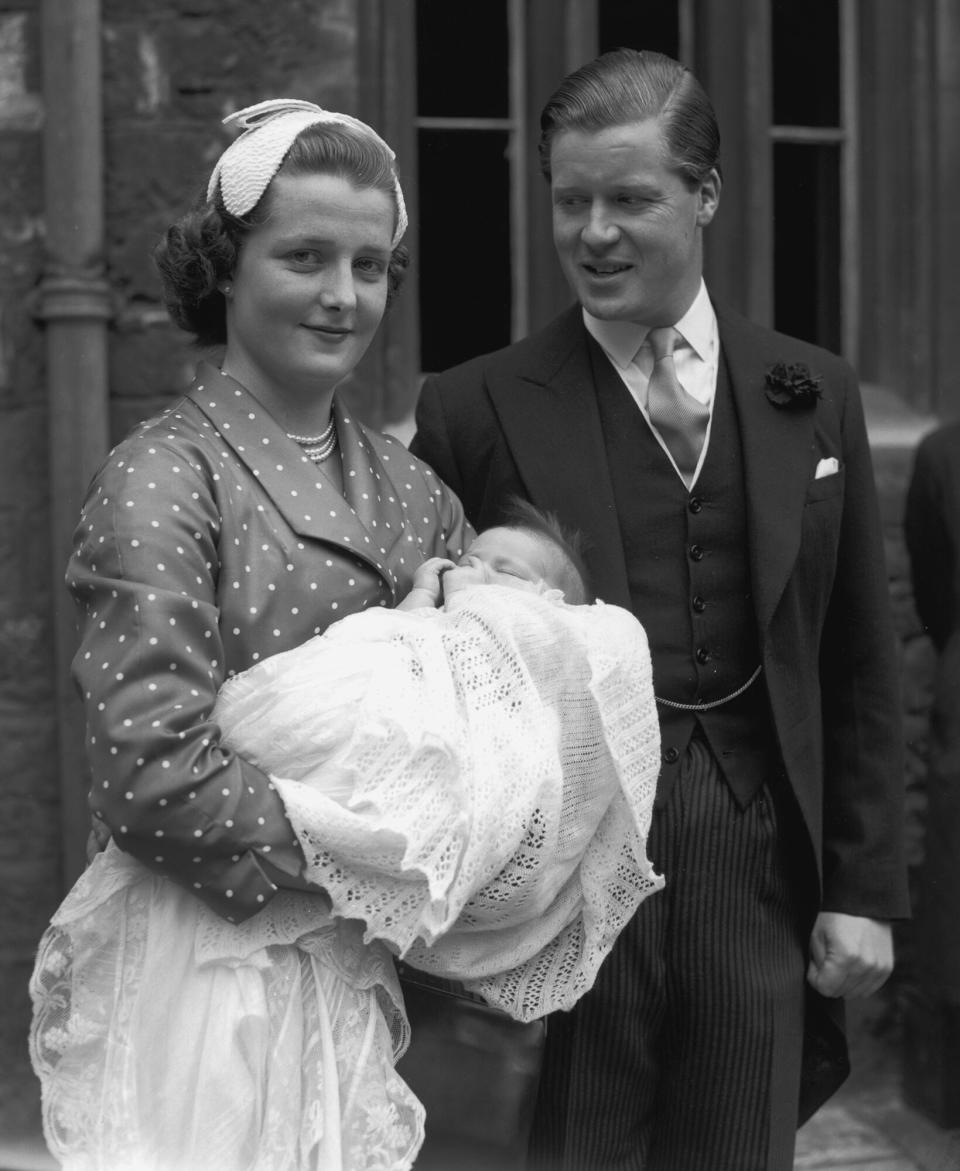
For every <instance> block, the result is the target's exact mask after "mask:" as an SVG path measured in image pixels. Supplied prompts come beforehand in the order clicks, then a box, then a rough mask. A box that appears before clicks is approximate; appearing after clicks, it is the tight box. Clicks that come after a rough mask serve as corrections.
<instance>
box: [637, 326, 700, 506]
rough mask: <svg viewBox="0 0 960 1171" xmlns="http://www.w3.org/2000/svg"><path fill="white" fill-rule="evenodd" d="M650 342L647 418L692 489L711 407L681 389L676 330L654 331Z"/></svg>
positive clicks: (650, 335)
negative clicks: (674, 357) (650, 360)
mask: <svg viewBox="0 0 960 1171" xmlns="http://www.w3.org/2000/svg"><path fill="white" fill-rule="evenodd" d="M647 339H648V340H649V342H650V348H651V349H652V350H653V370H652V371H651V373H650V381H649V383H648V386H647V414H648V415H649V416H650V422H651V423H652V424H653V425H654V427H656V429H657V432H658V433H659V435H660V438H661V439H662V440H663V442H664V443H665V444H666V446H667V450H668V451H669V452H670V454H671V455H672V456H673V462H674V463H675V464H676V465H677V470H678V471H679V473H680V475H681V476H682V477H683V482H684V483H685V484H686V486H687V487H688V488H689V487H690V486H691V484H692V483H693V475H694V472H695V471H696V470H697V463H698V461H699V459H700V451H701V449H702V447H703V441H704V438H705V436H706V434H707V422H708V420H709V418H710V407H709V406H708V405H707V404H706V403H701V402H698V401H697V400H696V399H695V398H694V397H693V395H690V394H687V392H686V391H685V390H684V389H683V387H682V386H681V385H680V381H679V379H678V378H677V370H676V367H675V366H674V364H673V351H674V348H675V347H676V344H677V342H678V341H679V340H680V335H679V334H678V333H677V331H676V330H675V329H674V328H673V326H671V325H665V326H661V327H660V328H658V329H651V330H650V332H649V334H647Z"/></svg>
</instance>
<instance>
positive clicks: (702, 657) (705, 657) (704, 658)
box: [696, 646, 710, 663]
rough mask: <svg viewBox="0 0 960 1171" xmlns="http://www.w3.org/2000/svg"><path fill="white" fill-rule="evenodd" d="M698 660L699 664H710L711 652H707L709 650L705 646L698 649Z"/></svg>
mask: <svg viewBox="0 0 960 1171" xmlns="http://www.w3.org/2000/svg"><path fill="white" fill-rule="evenodd" d="M696 660H697V662H698V663H709V662H710V652H709V651H708V650H707V648H706V647H705V646H698V647H697V654H696Z"/></svg>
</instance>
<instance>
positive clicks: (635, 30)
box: [597, 0, 680, 58]
mask: <svg viewBox="0 0 960 1171" xmlns="http://www.w3.org/2000/svg"><path fill="white" fill-rule="evenodd" d="M678 9H679V0H643V3H642V4H638V3H637V0H598V3H597V34H598V38H599V40H598V43H599V45H600V52H601V53H606V52H607V51H608V50H610V49H621V48H623V49H655V50H656V51H657V52H658V53H666V54H667V56H668V57H674V58H679V57H680V17H679V11H678Z"/></svg>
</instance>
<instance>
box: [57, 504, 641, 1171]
mask: <svg viewBox="0 0 960 1171" xmlns="http://www.w3.org/2000/svg"><path fill="white" fill-rule="evenodd" d="M441 597H442V606H440V605H439V603H440V601H441ZM588 598H589V594H588V591H587V588H586V586H585V578H584V574H583V572H582V569H581V568H580V566H579V557H578V554H577V551H576V546H575V544H573V543H571V542H570V541H569V540H568V539H567V538H566V537H565V535H564V534H563V532H562V530H561V529H560V528H559V526H557V525H556V523H555V522H554V521H553V520H552V519H551V518H549V517H543V516H541V515H540V514H538V513H536V512H534V511H531V510H528V509H522V510H521V511H520V512H518V513H517V514H516V515H515V516H512V517H511V518H510V519H509V520H508V521H507V523H505V524H504V525H501V526H498V527H496V528H493V529H489V530H487V531H486V532H484V533H482V534H481V535H480V536H479V537H477V538H476V540H475V541H474V542H473V544H472V545H471V546H470V548H469V549H468V551H467V553H466V554H465V555H464V556H463V557H462V558H461V560H460V563H459V564H457V565H454V564H453V563H452V562H449V561H446V560H443V559H439V558H434V559H432V560H430V561H427V562H426V563H424V565H422V566H421V567H420V568H419V570H418V571H417V573H416V574H415V577H414V584H413V588H412V589H411V591H410V593H409V594H408V596H407V597H406V598H405V599H404V600H403V601H402V603H401V604H400V605H399V606H398V607H397V608H396V609H393V610H390V609H386V608H380V607H378V608H376V609H374V610H367V611H363V612H360V613H357V614H354V615H351V616H349V617H346V618H344V619H341V620H340V621H339V622H337V623H335V624H334V625H333V626H331V627H330V628H329V629H328V630H327V631H326V632H325V633H324V634H322V635H320V636H318V637H316V638H314V639H311V640H309V641H308V642H306V643H304V644H303V645H302V646H299V647H296V648H294V649H293V650H291V651H287V652H285V653H283V654H279V655H275V656H272V657H271V658H269V659H266V660H263V661H262V662H260V663H258V664H257V665H255V666H254V667H252V668H250V669H249V670H247V671H245V672H243V673H242V674H240V675H237V676H235V677H234V678H232V679H230V680H228V681H227V683H226V684H224V686H223V687H222V688H221V690H220V694H219V697H218V699H217V703H216V706H215V708H214V710H213V712H212V713H211V717H210V718H211V720H212V721H213V722H215V723H219V725H220V727H221V729H222V731H223V737H224V743H225V744H226V745H227V746H229V747H230V748H232V750H233V751H235V752H238V753H240V754H241V755H243V756H245V757H246V758H247V759H249V760H251V761H253V762H254V763H256V764H257V765H258V766H259V767H260V768H262V769H263V770H264V771H265V772H267V773H268V774H269V775H270V777H271V781H272V783H273V784H274V786H275V787H276V789H277V791H278V793H279V794H280V796H281V798H282V800H283V803H284V807H285V810H286V813H287V816H288V818H289V820H290V823H291V826H292V832H294V833H295V834H296V836H297V838H298V840H299V842H300V844H301V846H302V849H303V853H304V857H305V859H306V863H305V868H304V877H306V878H307V879H308V880H309V881H310V883H311V884H313V885H314V886H315V887H316V888H317V891H316V893H305V892H301V891H282V892H279V893H278V894H277V895H276V896H275V897H274V899H273V900H272V901H271V902H269V903H268V904H267V905H266V906H265V907H264V909H263V910H262V911H260V912H259V913H258V914H256V915H255V916H253V917H252V918H251V919H248V920H246V921H245V922H244V923H241V924H239V925H236V926H235V925H233V924H230V923H228V922H226V921H225V920H223V919H221V918H219V917H218V916H216V915H215V914H213V912H211V911H210V910H209V909H208V908H206V907H205V906H204V904H202V903H201V902H200V901H199V900H197V899H195V898H194V897H193V895H192V893H191V892H190V891H187V890H184V889H181V888H180V887H178V886H176V885H175V884H174V883H173V882H171V881H170V880H169V879H168V878H166V877H164V876H162V875H159V874H154V873H152V872H150V871H149V870H147V869H146V868H145V867H144V866H142V865H141V864H140V863H139V862H138V861H137V860H136V859H134V858H132V857H131V856H130V855H128V854H124V853H123V852H122V851H121V850H119V849H118V848H117V847H116V846H115V845H114V844H112V843H111V845H110V846H108V848H107V849H106V850H105V851H104V852H103V853H102V854H100V855H98V856H97V857H96V858H95V859H94V861H93V863H92V864H91V866H90V867H89V869H88V870H87V872H86V873H85V874H84V876H83V877H82V878H81V879H80V881H79V882H78V883H77V885H76V886H75V887H74V890H73V891H72V892H71V893H70V895H68V896H67V899H66V900H65V902H64V903H63V905H62V906H61V908H60V909H59V911H58V912H57V914H56V916H55V917H54V919H53V921H52V925H51V928H50V929H49V930H48V932H47V935H46V936H45V937H44V941H43V943H42V946H41V960H40V961H39V962H38V971H45V972H47V973H52V974H53V976H54V977H55V978H56V979H58V980H62V979H63V976H62V973H63V972H64V971H66V970H69V972H70V977H69V978H70V986H69V988H67V987H66V986H65V985H64V987H62V988H58V990H57V991H58V995H57V997H56V998H55V1003H56V1004H57V1005H61V1006H63V1008H62V1010H58V1015H57V1017H56V1020H52V1021H50V1022H49V1029H50V1032H49V1034H45V1035H49V1037H50V1038H52V1039H51V1041H50V1047H51V1048H53V1047H55V1048H56V1060H57V1061H59V1062H67V1063H79V1064H80V1065H82V1068H83V1069H84V1070H85V1071H86V1072H85V1077H84V1079H83V1085H84V1086H85V1093H87V1094H88V1100H86V1101H84V1102H82V1103H80V1102H77V1103H74V1113H75V1115H76V1117H77V1119H78V1120H82V1119H87V1120H88V1122H89V1128H90V1135H91V1138H90V1141H91V1144H92V1145H91V1149H94V1147H95V1146H96V1144H97V1143H98V1142H100V1138H101V1132H100V1128H101V1122H100V1120H101V1119H102V1117H103V1115H104V1111H109V1107H110V1103H111V1101H112V1100H113V1098H114V1097H115V1095H116V1094H117V1093H119V1092H121V1090H120V1088H119V1087H122V1086H126V1087H135V1094H136V1100H135V1101H131V1102H128V1104H127V1107H128V1108H127V1112H126V1113H125V1114H124V1128H123V1131H122V1134H121V1133H119V1132H118V1138H117V1141H118V1142H121V1143H122V1145H123V1159H119V1157H118V1155H117V1151H116V1149H115V1148H114V1147H110V1149H109V1152H108V1154H107V1156H105V1159H104V1160H103V1161H101V1162H97V1161H96V1160H94V1161H93V1162H91V1164H90V1166H92V1167H93V1166H95V1167H98V1168H107V1167H109V1171H114V1168H115V1167H118V1166H120V1165H124V1166H139V1165H144V1166H145V1165H146V1163H142V1161H141V1156H143V1154H144V1152H147V1151H150V1150H152V1149H164V1150H167V1149H169V1142H170V1135H171V1134H174V1135H175V1134H176V1132H177V1127H178V1125H180V1120H182V1119H183V1118H184V1117H187V1116H190V1112H191V1110H192V1109H193V1103H194V1102H195V1101H196V1100H202V1101H203V1102H205V1103H208V1102H215V1101H217V1100H218V1095H221V1096H222V1095H229V1099H230V1102H231V1105H232V1107H235V1108H237V1109H241V1114H242V1116H243V1117H249V1118H250V1119H254V1120H257V1119H261V1120H263V1124H262V1125H263V1127H267V1128H268V1127H269V1120H270V1119H271V1117H273V1116H274V1112H273V1110H272V1104H273V1103H274V1102H276V1101H277V1100H278V1098H283V1099H284V1100H287V1099H288V1096H289V1094H291V1093H297V1092H299V1090H298V1087H299V1086H301V1084H302V1079H303V1075H304V1071H309V1077H310V1078H311V1079H312V1082H313V1083H316V1082H317V1080H318V1079H319V1082H320V1084H322V1087H323V1092H322V1095H321V1097H322V1101H323V1103H324V1110H323V1113H322V1117H313V1116H312V1115H308V1114H306V1113H305V1114H304V1117H303V1119H302V1125H303V1127H304V1128H305V1130H304V1133H303V1134H302V1135H301V1136H300V1139H299V1144H300V1147H301V1148H302V1149H304V1150H311V1149H317V1150H321V1151H323V1152H325V1153H324V1154H323V1155H322V1157H321V1158H320V1162H319V1164H318V1165H321V1166H324V1167H327V1166H330V1167H342V1168H349V1169H351V1171H353V1169H354V1168H356V1169H359V1168H367V1167H368V1165H369V1166H373V1165H374V1162H375V1160H374V1161H373V1162H371V1161H370V1160H371V1159H372V1156H371V1155H370V1152H371V1151H380V1152H382V1151H388V1152H391V1158H392V1162H389V1164H388V1165H390V1166H397V1167H405V1168H406V1167H409V1166H410V1164H411V1162H412V1157H413V1155H414V1154H415V1150H414V1149H413V1148H408V1147H404V1148H403V1149H400V1147H398V1146H397V1144H398V1143H399V1142H400V1139H398V1137H397V1135H398V1134H400V1133H401V1131H400V1129H399V1128H398V1127H397V1126H396V1125H395V1120H396V1119H397V1118H401V1117H402V1118H405V1119H412V1120H413V1122H412V1123H411V1125H412V1126H413V1127H414V1129H415V1130H416V1132H417V1134H418V1135H419V1134H422V1120H423V1112H422V1107H421V1106H420V1104H419V1103H418V1102H417V1100H416V1098H415V1097H414V1096H413V1094H412V1093H411V1091H410V1089H409V1087H407V1086H406V1084H405V1083H404V1082H403V1081H402V1079H401V1078H400V1076H399V1074H398V1073H397V1071H396V1069H395V1061H396V1059H397V1058H398V1057H399V1056H400V1054H401V1053H402V1051H403V1048H404V1047H405V1043H406V1036H407V1022H406V1018H405V1015H404V1010H403V1000H402V994H401V991H400V986H399V984H398V981H397V974H396V970H395V967H394V962H393V960H394V957H396V956H401V957H403V958H404V959H405V960H406V961H407V962H408V963H410V964H412V965H413V966H414V967H417V968H420V969H424V970H427V971H430V972H432V973H433V974H434V975H437V976H441V977H443V978H449V979H454V980H459V981H462V983H463V984H464V986H465V987H466V988H467V989H468V990H470V991H472V992H476V993H478V994H479V995H481V996H483V997H484V998H485V999H486V1000H487V1001H488V1002H490V1003H492V1004H495V1005H497V1006H499V1007H500V1008H502V1009H504V1010H505V1011H507V1012H509V1013H510V1014H511V1015H513V1016H514V1017H516V1018H518V1019H522V1020H529V1019H532V1018H534V1017H537V1016H541V1015H544V1014H546V1013H548V1012H552V1011H554V1010H556V1009H568V1008H570V1007H572V1005H573V1004H574V1003H575V1002H576V1001H577V1000H578V999H579V998H580V997H581V996H582V995H583V994H584V993H585V992H586V991H587V989H588V988H589V987H590V986H591V985H592V983H593V980H594V978H595V976H596V972H597V970H598V968H599V966H600V964H601V963H602V961H603V959H604V958H605V956H606V955H607V954H608V953H609V951H610V948H611V947H612V946H613V942H614V940H615V939H616V937H617V935H618V933H619V932H620V931H621V930H622V928H623V927H624V926H625V924H626V923H627V921H628V920H629V919H630V917H631V916H632V914H633V913H634V911H635V910H636V908H637V906H638V905H639V904H640V902H641V901H642V900H643V899H644V898H646V897H647V896H648V895H650V894H651V893H653V892H654V891H656V890H658V889H659V887H660V886H661V885H662V879H661V878H660V877H659V876H658V875H656V874H655V873H654V872H653V869H652V866H651V864H650V862H649V860H648V859H647V856H646V850H645V845H646V835H647V832H648V829H649V824H650V816H651V811H652V805H653V796H654V789H655V785H656V779H657V774H658V771H659V764H660V753H659V728H658V722H657V715H656V707H655V702H654V698H653V687H652V679H651V668H650V659H649V653H648V650H647V643H646V638H645V636H644V633H643V630H642V628H641V627H640V625H639V624H638V623H637V622H636V620H635V619H634V618H633V616H632V615H630V614H629V613H628V612H627V611H625V610H621V609H619V608H618V607H615V606H605V605H603V604H602V603H596V604H587V603H588ZM67 957H69V963H67V962H66V959H67ZM61 960H63V962H60V961H61ZM51 978H53V977H51ZM53 1002H54V1001H51V1003H53ZM35 1028H36V1029H38V1030H41V1031H43V1030H44V1029H45V1028H47V1025H46V1024H45V1022H44V1021H42V1020H40V1021H38V1022H37V1023H36V1024H35ZM181 1051H182V1052H181ZM157 1053H163V1054H165V1056H166V1059H165V1060H163V1061H161V1062H157V1061H156V1060H154V1055H155V1054H157ZM198 1055H199V1056H198ZM187 1067H189V1068H190V1069H191V1071H192V1076H191V1078H190V1079H184V1078H182V1077H180V1076H179V1075H178V1074H177V1072H176V1071H178V1070H180V1069H183V1068H187ZM198 1087H199V1088H198ZM124 1092H125V1093H127V1096H128V1097H129V1095H130V1093H132V1092H133V1091H129V1092H128V1091H124ZM198 1095H200V1097H198ZM238 1095H240V1100H239V1104H238ZM233 1116H235V1111H234V1113H231V1117H233ZM391 1120H394V1121H391ZM78 1124H79V1123H78ZM258 1125H259V1124H258ZM264 1133H267V1134H268V1138H269V1132H268V1130H267V1131H265V1132H264ZM403 1133H406V1131H404V1132H403ZM164 1136H166V1137H164ZM275 1139H276V1143H277V1144H278V1147H277V1149H283V1148H284V1144H285V1143H289V1136H285V1135H277V1136H275ZM105 1141H106V1140H104V1142H105ZM249 1141H251V1140H249V1139H248V1138H247V1137H245V1136H242V1135H233V1134H218V1133H214V1131H211V1138H210V1143H211V1151H212V1152H216V1154H217V1158H218V1159H219V1162H216V1165H217V1166H218V1167H220V1166H222V1167H229V1168H230V1171H234V1169H235V1168H240V1167H241V1166H247V1165H248V1164H247V1163H246V1162H244V1159H246V1158H247V1153H248V1146H249ZM258 1141H260V1140H258ZM269 1141H270V1142H272V1141H273V1139H270V1140H269ZM404 1141H405V1140H404ZM419 1141H420V1140H419V1138H417V1140H416V1143H415V1144H414V1145H415V1146H416V1145H419ZM164 1143H166V1144H167V1145H163V1144H164ZM324 1144H328V1145H329V1144H333V1145H335V1146H336V1150H337V1154H336V1155H334V1154H331V1153H329V1152H328V1149H327V1146H325V1145H324ZM268 1145H269V1144H268ZM331 1149H332V1148H331ZM111 1160H112V1161H111ZM211 1160H213V1155H212V1154H211ZM150 1165H151V1166H153V1164H150ZM209 1165H211V1166H212V1165H214V1162H213V1161H211V1162H210V1164H209ZM257 1165H258V1166H260V1165H264V1166H265V1165H266V1164H265V1163H258V1164H257ZM270 1165H271V1166H272V1165H273V1164H270ZM278 1165H279V1164H278ZM311 1165H312V1164H311ZM376 1165H377V1166H379V1165H381V1163H376ZM382 1165H387V1164H382ZM173 1166H177V1167H178V1171H181V1166H180V1165H178V1164H177V1163H176V1160H172V1161H171V1168H172V1167H173ZM284 1166H285V1164H284ZM163 1171H168V1168H167V1167H164V1168H163ZM190 1171H195V1169H194V1168H193V1167H191V1168H190Z"/></svg>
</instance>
